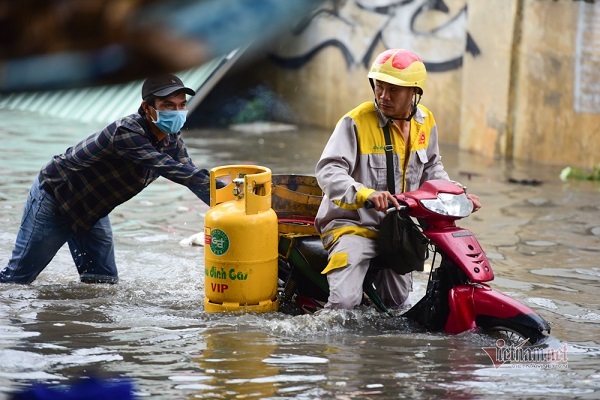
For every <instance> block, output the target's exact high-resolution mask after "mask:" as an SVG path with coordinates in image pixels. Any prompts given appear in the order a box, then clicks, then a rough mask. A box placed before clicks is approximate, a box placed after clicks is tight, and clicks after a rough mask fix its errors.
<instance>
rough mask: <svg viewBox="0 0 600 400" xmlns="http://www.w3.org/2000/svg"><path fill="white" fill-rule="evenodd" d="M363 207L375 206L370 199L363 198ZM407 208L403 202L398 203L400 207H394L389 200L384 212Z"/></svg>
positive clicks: (370, 207)
mask: <svg viewBox="0 0 600 400" xmlns="http://www.w3.org/2000/svg"><path fill="white" fill-rule="evenodd" d="M365 208H366V209H367V210H369V209H372V208H375V204H374V203H373V202H372V201H371V200H365ZM406 208H408V206H406V205H404V204H400V208H396V207H394V205H393V204H392V202H391V201H388V209H387V210H385V212H386V214H387V213H390V212H392V211H400V210H404V209H406Z"/></svg>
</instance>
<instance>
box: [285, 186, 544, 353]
mask: <svg viewBox="0 0 600 400" xmlns="http://www.w3.org/2000/svg"><path fill="white" fill-rule="evenodd" d="M395 197H396V199H397V200H398V202H399V203H400V204H401V208H400V209H399V210H396V209H395V208H392V209H390V210H388V212H400V213H405V214H406V216H408V217H412V218H415V219H417V220H418V221H420V223H421V229H422V232H423V234H424V235H425V237H426V238H427V239H428V240H429V247H430V254H433V260H432V263H431V265H432V267H431V272H430V275H429V281H428V285H427V290H426V293H425V296H424V297H423V298H422V299H421V300H420V301H419V302H418V303H417V304H415V305H414V306H413V307H411V308H410V309H409V310H408V311H407V312H405V313H404V314H402V315H403V316H404V317H406V318H409V319H411V320H413V321H416V322H417V323H418V324H419V325H421V326H422V327H424V328H425V329H426V330H428V331H437V332H445V333H449V334H458V333H461V332H465V331H478V332H484V333H489V334H493V335H495V336H500V337H503V338H505V339H508V340H511V341H512V342H522V341H523V340H527V341H528V342H529V344H532V345H533V344H539V343H542V342H543V341H545V340H546V338H547V335H549V334H550V326H549V324H548V322H546V321H545V320H544V319H543V318H542V317H540V316H539V315H537V314H536V313H535V312H534V311H533V310H531V309H530V308H529V307H527V306H525V305H524V304H522V303H520V302H518V301H516V300H514V299H512V298H510V297H508V296H506V295H504V294H502V293H500V292H498V291H496V290H494V289H492V288H491V287H490V286H489V285H488V284H487V283H486V282H489V281H491V280H493V279H494V273H493V271H492V266H491V264H490V262H489V260H488V258H487V257H486V255H485V253H484V251H483V250H482V249H481V246H480V245H479V242H478V241H477V239H476V238H475V236H474V235H473V233H472V232H471V231H469V230H467V229H462V228H460V227H458V226H456V224H455V221H456V220H458V219H461V218H465V217H467V216H469V215H470V214H471V212H472V203H471V201H470V200H469V199H468V198H467V196H466V193H465V189H464V188H462V187H460V186H458V185H456V184H455V183H453V182H450V181H442V180H437V181H428V182H426V183H424V184H423V185H422V186H421V187H420V188H419V189H418V190H415V191H412V192H406V193H402V194H397V195H395ZM279 222H280V225H284V226H295V227H298V228H303V227H304V228H308V229H305V233H304V234H303V233H302V232H301V230H300V233H298V231H296V232H295V233H292V234H287V233H285V232H283V233H281V232H280V239H279V253H280V257H279V281H280V310H281V311H283V312H291V313H300V312H306V313H311V312H315V311H316V310H318V309H319V308H322V306H323V305H324V304H325V302H326V301H327V297H328V284H327V278H326V276H325V275H322V274H321V271H322V270H323V269H324V268H325V266H326V265H327V252H326V250H325V249H324V248H323V246H322V244H321V240H320V238H319V236H318V235H316V232H313V233H314V234H310V230H309V229H310V227H311V224H312V222H313V220H312V219H311V217H306V216H295V215H293V213H291V214H289V213H288V214H287V215H284V217H283V218H280V220H279ZM438 257H439V261H438V260H437V259H438ZM379 268H381V266H377V265H376V263H374V262H373V263H372V264H371V268H370V271H369V273H368V274H367V276H366V278H365V281H364V285H363V289H364V294H365V296H364V299H363V303H365V304H367V303H368V304H372V305H374V306H376V307H377V308H378V309H380V310H381V311H384V312H390V311H389V310H388V309H387V308H386V307H385V305H384V304H383V302H382V301H381V298H380V297H379V295H378V294H377V290H376V287H375V285H374V281H375V277H376V274H377V272H378V269H379Z"/></svg>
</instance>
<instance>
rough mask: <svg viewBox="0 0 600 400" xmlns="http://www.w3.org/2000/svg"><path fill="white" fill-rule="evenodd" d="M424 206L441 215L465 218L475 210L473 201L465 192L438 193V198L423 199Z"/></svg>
mask: <svg viewBox="0 0 600 400" xmlns="http://www.w3.org/2000/svg"><path fill="white" fill-rule="evenodd" d="M421 204H422V205H423V207H425V208H426V209H428V210H429V211H433V212H434V213H437V214H441V215H449V216H451V217H459V218H463V217H466V216H468V215H470V214H471V212H472V211H473V203H472V202H471V200H469V198H468V197H467V195H466V194H465V193H461V194H452V193H438V196H437V198H436V199H427V200H421Z"/></svg>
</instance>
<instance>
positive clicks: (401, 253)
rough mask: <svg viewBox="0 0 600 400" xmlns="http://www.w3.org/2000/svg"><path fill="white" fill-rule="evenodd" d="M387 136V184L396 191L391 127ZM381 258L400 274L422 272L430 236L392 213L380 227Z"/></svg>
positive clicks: (385, 128)
mask: <svg viewBox="0 0 600 400" xmlns="http://www.w3.org/2000/svg"><path fill="white" fill-rule="evenodd" d="M383 136H384V138H385V158H386V164H387V165H386V168H387V187H388V191H389V192H390V193H392V194H393V193H394V192H395V191H396V188H395V186H396V185H395V182H394V158H393V147H392V141H391V137H390V128H389V126H388V125H387V124H386V125H385V126H384V127H383ZM377 247H378V253H379V256H378V259H379V263H380V264H381V266H382V267H387V268H390V269H392V270H393V271H394V272H396V273H397V274H407V273H409V272H412V271H423V270H424V267H425V260H426V259H427V257H429V239H427V237H425V235H423V232H421V230H420V229H419V227H418V226H417V224H415V223H414V222H413V220H412V219H411V218H410V217H409V216H407V215H404V214H403V213H402V212H391V213H389V214H388V215H387V216H386V217H385V218H384V219H383V221H381V225H380V227H379V235H378V237H377Z"/></svg>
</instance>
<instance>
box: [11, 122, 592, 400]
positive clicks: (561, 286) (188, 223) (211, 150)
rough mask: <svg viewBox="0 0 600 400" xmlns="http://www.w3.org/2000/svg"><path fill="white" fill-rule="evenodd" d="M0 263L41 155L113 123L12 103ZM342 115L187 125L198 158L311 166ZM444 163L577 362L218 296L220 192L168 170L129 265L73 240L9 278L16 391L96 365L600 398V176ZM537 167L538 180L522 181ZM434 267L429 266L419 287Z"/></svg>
mask: <svg viewBox="0 0 600 400" xmlns="http://www.w3.org/2000/svg"><path fill="white" fill-rule="evenodd" d="M0 118H1V120H2V121H3V128H1V130H0V135H1V137H2V139H3V146H2V148H3V156H2V159H1V160H0V166H1V171H2V172H1V174H2V179H1V180H0V223H1V224H2V228H0V264H1V266H2V267H3V266H4V264H5V263H6V260H7V258H8V256H9V254H10V251H11V250H12V245H13V241H14V238H15V236H16V233H17V229H18V224H19V220H20V217H21V211H22V206H23V202H24V201H25V197H26V195H27V191H28V189H29V186H30V183H31V182H32V180H33V179H34V177H35V175H36V174H37V171H38V169H39V168H40V167H41V166H42V165H43V164H44V163H46V162H47V161H48V160H49V158H50V157H51V156H52V155H53V154H55V153H59V152H62V151H63V150H64V149H65V148H66V147H68V146H70V145H72V144H74V143H75V142H76V141H77V140H79V139H81V138H83V137H84V136H86V135H87V134H88V133H91V132H92V131H93V130H95V129H96V128H97V127H95V126H80V125H78V124H70V123H65V122H63V121H56V120H50V119H47V118H42V117H36V116H31V115H27V114H20V113H14V112H8V111H0ZM327 136H328V132H322V131H321V132H319V131H316V130H311V129H303V130H301V131H296V132H274V133H264V134H260V133H240V132H234V131H228V130H212V131H209V130H201V131H190V132H187V133H186V135H185V137H186V141H187V143H188V146H189V147H190V148H191V155H192V157H193V158H194V160H195V161H196V163H197V164H198V165H201V166H207V167H213V166H217V165H226V164H241V163H252V164H259V165H264V166H267V167H270V168H271V169H272V170H273V172H274V173H297V174H312V173H313V168H314V164H315V162H316V160H317V158H318V156H319V155H320V152H321V149H322V148H323V146H324V144H325V142H326V140H327ZM442 152H443V154H444V161H445V164H446V168H447V170H448V171H449V173H450V174H451V176H452V177H454V178H455V179H457V180H459V181H461V182H463V183H465V184H466V185H467V186H469V190H470V191H472V192H474V193H477V194H478V195H479V196H480V197H481V199H482V202H483V204H484V208H483V209H482V210H481V211H480V212H478V213H477V214H475V215H473V216H472V217H470V218H469V219H467V220H464V221H461V225H463V226H465V227H467V228H469V229H471V230H473V231H474V232H475V233H476V235H477V236H478V238H479V240H480V242H481V244H482V246H483V248H484V249H485V250H486V252H487V253H488V256H489V257H490V258H491V259H492V262H493V266H494V270H495V273H496V279H495V281H494V282H493V286H494V287H495V288H497V289H498V290H501V291H503V292H505V293H507V294H510V295H511V296H513V297H515V298H517V299H519V300H520V301H522V302H524V303H526V304H527V305H529V306H530V307H531V308H533V309H534V310H535V311H537V312H538V313H539V314H541V315H542V316H544V318H546V319H547V320H548V321H550V322H551V324H552V338H551V340H550V343H549V346H551V347H556V348H561V347H562V346H567V349H568V350H567V351H568V365H563V366H562V367H563V368H546V369H542V368H541V367H540V368H533V367H527V368H512V367H511V366H510V365H504V366H502V367H500V368H495V367H494V365H493V364H492V362H491V360H490V358H489V357H488V356H487V355H486V354H485V352H484V351H483V349H482V347H485V346H489V345H490V338H486V337H484V336H482V335H478V334H474V333H465V334H461V335H457V336H448V335H442V334H428V333H423V332H421V331H419V330H417V329H415V327H413V326H411V325H409V324H408V323H407V322H406V321H404V320H403V319H402V318H401V317H394V318H390V317H384V316H382V315H380V314H378V313H376V312H374V311H371V310H358V311H352V312H339V313H327V314H324V315H319V316H297V317H291V316H287V315H283V314H280V313H270V314H262V315H252V314H246V315H220V314H206V313H204V311H203V305H202V301H203V297H204V292H203V284H204V279H203V273H202V271H203V248H202V247H196V246H185V245H181V244H180V241H181V240H183V239H186V238H188V237H189V236H190V235H192V234H195V233H197V232H200V231H201V229H202V226H203V216H204V213H205V212H206V211H207V207H206V206H205V205H203V204H202V203H201V202H200V201H199V200H197V199H196V198H195V196H194V195H193V194H192V193H191V192H189V191H188V190H187V189H185V188H183V187H181V186H179V185H176V184H172V183H170V182H168V181H166V180H159V181H157V182H155V183H154V184H153V185H151V186H150V187H149V188H148V189H147V190H146V191H144V192H143V193H141V194H140V195H138V196H137V197H135V198H134V199H132V200H131V201H130V202H128V203H126V204H124V205H122V206H120V207H118V208H117V209H116V210H115V211H114V212H113V214H111V220H112V222H113V227H114V230H115V236H116V245H117V252H116V256H117V262H118V265H119V271H120V278H121V282H120V283H119V285H116V286H110V287H107V286H100V285H82V284H80V283H78V279H77V278H78V277H77V273H76V270H75V267H74V266H73V263H72V260H71V258H70V254H69V252H68V250H67V249H66V248H65V249H63V250H61V252H59V254H58V255H57V257H56V258H55V259H54V260H53V262H52V263H51V264H50V265H49V266H48V268H46V270H45V271H44V272H43V273H42V274H41V275H40V277H39V278H38V279H37V280H36V281H35V282H34V283H33V284H32V285H29V286H18V285H0V399H1V398H8V396H9V394H10V393H12V392H14V391H15V390H17V389H18V388H20V387H24V386H26V385H29V384H31V383H32V382H36V381H43V382H47V383H65V382H68V381H69V379H72V378H75V377H79V376H82V375H86V374H94V373H97V374H101V375H103V376H109V377H129V378H131V379H133V381H134V384H135V386H136V391H137V393H138V395H139V396H140V397H142V398H143V397H152V398H157V399H181V398H188V399H192V398H199V399H202V398H205V399H214V398H222V399H232V398H252V399H259V398H260V399H265V398H281V399H292V398H294V399H296V398H297V399H336V398H337V399H351V398H356V399H364V398H372V399H391V398H453V399H475V398H489V397H492V396H493V397H497V398H539V399H545V398H549V397H564V398H589V399H592V398H598V397H600V367H599V363H598V359H599V358H598V357H599V355H600V340H599V339H598V337H599V333H600V329H599V328H600V311H599V308H600V307H599V303H600V295H599V294H598V292H599V291H598V289H599V288H600V261H599V260H600V232H599V231H600V185H598V184H597V183H590V182H569V183H563V182H561V181H560V180H559V179H558V174H559V172H560V168H554V167H547V166H540V165H527V164H523V163H519V164H515V165H507V164H506V163H504V162H500V161H494V160H488V159H483V158H480V157H477V156H474V155H471V154H467V153H459V152H458V151H457V150H456V148H454V147H450V146H446V147H444V148H443V149H442ZM508 178H514V179H517V180H524V179H528V180H531V179H537V180H541V181H543V184H542V185H540V186H531V185H521V184H513V183H508V181H507V180H508ZM425 283H426V275H418V276H416V286H415V292H414V293H413V298H414V299H415V300H418V298H419V297H420V296H421V295H422V294H423V292H424V288H425Z"/></svg>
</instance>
